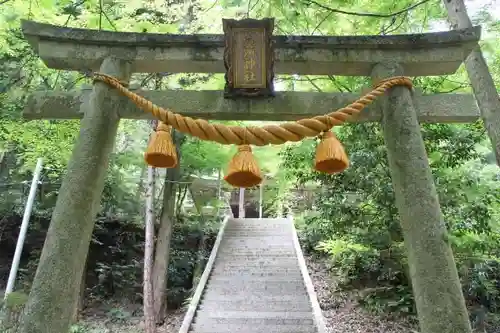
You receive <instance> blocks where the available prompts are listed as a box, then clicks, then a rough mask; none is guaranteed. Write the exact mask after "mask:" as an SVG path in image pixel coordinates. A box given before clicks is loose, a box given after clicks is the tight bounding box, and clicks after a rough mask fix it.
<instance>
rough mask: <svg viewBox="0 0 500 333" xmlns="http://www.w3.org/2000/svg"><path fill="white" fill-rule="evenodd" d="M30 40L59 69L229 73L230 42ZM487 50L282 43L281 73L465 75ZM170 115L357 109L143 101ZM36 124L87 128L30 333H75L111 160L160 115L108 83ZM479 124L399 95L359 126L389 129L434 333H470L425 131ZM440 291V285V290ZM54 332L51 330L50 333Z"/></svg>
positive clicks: (292, 97) (409, 40) (180, 97)
mask: <svg viewBox="0 0 500 333" xmlns="http://www.w3.org/2000/svg"><path fill="white" fill-rule="evenodd" d="M22 29H23V33H24V35H25V37H26V39H27V40H28V41H29V43H30V44H31V46H32V47H33V49H34V50H35V51H36V52H37V53H38V55H39V56H40V58H41V59H42V60H43V61H44V62H45V64H46V65H47V66H48V67H50V68H55V69H62V70H79V71H88V70H92V71H99V72H101V73H104V74H107V75H111V76H114V77H117V78H120V79H121V80H123V81H127V80H128V79H129V78H130V75H131V73H134V72H135V73H138V72H147V73H151V72H165V71H168V72H171V73H182V72H191V73H224V72H225V68H224V45H225V39H224V36H223V35H166V34H148V33H123V32H109V31H95V30H86V29H74V28H65V27H60V26H54V25H49V24H40V23H36V22H32V21H23V22H22ZM479 39H480V28H479V27H474V28H470V29H463V30H456V31H451V32H440V33H427V34H413V35H392V36H344V37H336V36H321V37H316V36H275V37H273V40H274V43H275V51H274V56H275V73H277V74H299V75H305V74H310V75H351V76H369V77H371V78H372V80H373V81H374V82H378V81H380V80H382V79H384V78H388V77H392V76H396V75H406V76H426V75H445V74H451V73H454V72H455V71H456V70H457V68H458V67H459V66H460V65H461V64H462V62H463V61H464V59H465V58H466V57H467V55H468V54H469V53H470V52H471V50H472V49H473V48H474V47H476V46H477V43H478V41H479ZM138 93H139V94H141V95H143V96H145V97H147V98H148V99H150V100H152V101H153V102H154V103H156V104H159V105H161V106H163V107H174V108H175V109H176V110H179V111H180V112H181V113H182V114H184V115H189V116H193V117H202V118H205V119H212V120H226V119H239V120H268V121H271V120H276V121H283V120H295V119H298V118H304V117H308V116H315V115H320V114H323V113H325V112H326V111H329V110H331V109H334V108H339V107H342V106H344V105H345V104H347V103H348V102H351V101H353V100H354V99H355V98H356V97H357V96H356V95H355V94H347V93H318V92H314V93H312V92H276V94H275V95H276V96H275V97H274V98H267V99H260V100H248V99H243V100H231V99H224V96H223V95H224V94H223V92H222V91H189V90H187V91H186V90H184V91H181V90H176V91H161V92H159V91H138ZM24 117H25V118H27V119H40V118H52V119H80V118H81V119H82V121H81V129H80V134H79V138H78V140H77V142H76V144H75V146H74V149H73V155H72V157H71V160H70V162H69V165H68V170H67V175H66V177H65V179H64V181H63V183H62V186H61V188H60V191H59V197H58V200H57V204H56V207H55V209H54V213H53V215H52V221H51V224H50V228H49V231H48V234H47V239H46V242H45V245H44V249H43V252H42V256H41V259H40V264H39V266H38V270H37V273H36V276H35V280H34V283H33V286H32V290H31V294H30V299H29V301H28V304H27V306H26V315H25V316H24V320H23V324H22V329H21V332H23V333H35V332H36V333H54V332H64V331H65V330H66V329H67V327H68V326H69V323H70V318H71V314H72V309H73V305H74V302H75V300H76V298H77V293H78V290H79V289H80V288H79V284H80V281H81V279H80V277H81V275H82V271H83V268H84V262H85V257H86V255H87V252H88V247H89V243H90V238H91V234H92V229H93V227H94V219H95V216H96V212H97V209H98V206H99V201H100V197H101V194H102V191H103V186H104V178H105V173H106V169H107V166H108V159H109V154H110V152H111V151H112V149H113V145H114V142H115V136H116V132H117V127H118V122H119V120H120V118H133V119H144V118H148V117H149V115H148V114H146V113H144V112H142V111H140V110H138V109H137V108H136V107H135V106H134V105H133V104H132V103H131V102H130V101H129V100H127V99H126V98H124V97H122V96H120V95H118V93H117V92H116V91H115V90H114V89H113V88H111V87H109V86H108V85H106V84H104V83H102V82H96V83H95V84H94V85H93V87H92V89H85V90H83V91H81V92H49V93H34V94H33V96H31V98H30V100H29V102H28V104H27V106H26V109H25V111H24ZM478 118H479V111H478V109H477V106H476V103H475V101H474V98H473V96H472V95H469V94H439V95H422V94H421V93H418V92H416V93H415V94H414V95H412V94H411V93H410V91H409V90H408V89H407V88H405V87H395V88H392V89H391V90H390V91H389V92H388V98H384V99H381V100H380V101H379V102H375V103H374V104H373V105H372V106H370V107H368V108H367V109H366V110H365V111H364V112H363V113H362V114H361V116H360V117H357V118H356V119H355V120H354V121H380V122H381V123H382V127H383V131H384V137H385V142H386V145H387V151H388V159H389V165H390V167H391V176H392V181H393V186H394V191H395V194H396V205H397V207H398V210H399V214H400V218H401V225H402V229H403V234H404V238H405V243H406V247H407V251H408V258H409V267H410V275H411V279H412V285H413V290H414V294H415V301H416V305H417V309H418V315H419V319H420V326H421V330H422V332H423V333H435V332H443V333H451V332H454V333H465V332H469V331H470V325H469V323H468V318H467V311H466V309H465V305H464V301H463V296H462V292H461V287H460V283H459V280H458V275H457V271H456V267H455V263H454V260H453V255H452V252H451V249H450V246H449V245H448V244H447V243H446V242H445V240H444V237H443V236H444V234H445V232H446V229H445V225H444V222H443V216H442V213H441V209H440V205H439V201H438V197H437V193H436V189H435V185H434V182H433V179H432V174H431V169H430V167H429V163H428V159H427V156H426V151H425V147H424V142H423V140H422V135H421V132H420V126H419V122H471V121H475V120H477V119H478ZM429 281H432V283H429ZM49 326H50V327H49Z"/></svg>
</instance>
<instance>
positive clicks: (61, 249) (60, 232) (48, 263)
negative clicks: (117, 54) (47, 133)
mask: <svg viewBox="0 0 500 333" xmlns="http://www.w3.org/2000/svg"><path fill="white" fill-rule="evenodd" d="M128 69H129V68H128V65H127V64H126V63H125V62H123V61H120V60H116V59H112V58H107V59H105V60H104V62H103V64H102V66H101V71H103V72H105V73H108V74H110V75H115V76H117V77H120V78H122V79H123V80H128V77H129V74H130V72H129V70H128ZM116 96H117V95H116V92H115V91H113V89H111V88H110V87H108V86H107V85H105V84H103V83H96V85H95V87H94V90H93V92H92V94H91V95H90V103H89V105H88V109H87V110H86V111H85V117H84V118H83V119H82V121H81V128H80V135H79V138H78V140H77V142H76V144H75V146H74V148H73V154H72V157H71V160H70V162H69V165H68V170H67V173H66V176H65V178H64V180H63V183H62V185H61V188H60V190H59V196H58V198H57V203H56V206H55V208H54V212H53V214H52V220H51V222H50V227H49V230H48V232H47V238H46V240H45V244H44V247H43V251H42V255H41V258H40V263H39V265H38V269H37V272H36V275H35V279H34V281H33V285H32V287H31V292H30V297H29V300H28V303H27V305H26V312H25V315H24V317H23V320H22V327H21V328H20V331H19V332H22V333H55V332H61V333H62V332H68V330H69V326H70V324H71V318H72V315H73V311H74V304H76V302H75V299H76V297H77V292H78V291H79V290H80V282H81V280H82V279H81V276H82V272H83V268H84V265H85V262H86V257H87V253H88V248H89V244H90V238H91V236H92V230H93V228H94V221H95V216H96V214H97V211H98V209H99V204H100V200H101V194H102V191H103V188H104V179H105V175H106V171H107V166H108V160H109V154H110V152H111V151H112V149H113V146H114V143H115V136H116V131H117V128H118V122H119V117H118V114H117V110H118V108H119V107H120V104H119V101H118V100H117V99H116Z"/></svg>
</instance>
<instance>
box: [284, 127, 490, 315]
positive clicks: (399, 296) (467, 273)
mask: <svg viewBox="0 0 500 333" xmlns="http://www.w3.org/2000/svg"><path fill="white" fill-rule="evenodd" d="M422 134H423V137H424V141H425V144H426V149H427V152H428V154H429V158H430V164H431V168H432V171H433V174H434V177H435V180H436V184H437V190H438V193H439V198H440V201H441V206H442V210H443V214H444V217H445V222H446V224H447V226H448V229H449V237H448V238H449V241H450V242H451V243H452V246H453V249H454V252H455V254H456V257H457V265H458V267H459V270H460V273H461V278H462V281H463V287H464V294H465V296H466V298H467V300H468V301H469V303H470V304H478V303H479V304H482V305H484V306H486V307H487V308H488V309H489V310H490V311H496V308H497V306H498V304H500V299H499V298H498V297H497V296H496V295H497V293H496V292H493V289H494V286H496V285H497V276H496V274H495V272H496V270H495V267H496V265H497V259H496V258H497V256H498V253H497V251H498V250H497V249H498V236H497V230H498V227H499V226H500V225H499V222H500V221H499V220H498V218H496V217H497V216H498V209H499V205H498V203H499V202H500V201H499V200H500V191H499V187H498V183H497V182H495V181H493V179H496V177H497V176H496V175H495V173H488V172H486V171H485V170H486V169H485V167H487V166H488V165H487V164H485V163H484V156H485V155H484V154H482V153H480V150H481V149H478V148H477V147H480V146H481V145H482V144H483V142H484V133H483V130H482V129H481V128H479V127H478V126H477V124H471V125H434V124H432V125H423V126H422ZM338 136H339V138H340V139H341V141H342V142H343V143H344V145H345V147H346V150H347V151H348V153H349V155H350V160H351V165H350V167H349V169H347V170H346V171H345V172H343V173H341V174H338V175H335V176H329V175H324V174H320V173H317V172H315V171H313V170H312V167H311V163H312V162H311V161H313V159H314V148H315V143H314V141H312V140H311V141H306V142H302V143H300V144H297V145H290V146H287V147H285V148H284V149H283V150H282V152H281V154H280V155H281V156H282V159H283V161H282V165H281V167H282V169H283V171H282V172H283V173H284V175H285V177H286V178H287V179H289V180H290V183H292V184H295V186H296V187H299V188H300V187H304V186H311V185H310V184H315V185H316V186H318V187H319V188H320V189H321V194H320V195H317V196H316V197H315V198H314V203H313V207H312V210H311V211H310V212H309V213H307V214H305V216H304V217H303V222H302V223H301V224H300V225H299V227H300V237H301V240H302V241H303V244H304V245H305V248H306V250H308V251H319V252H320V253H324V254H325V255H327V256H328V257H329V258H330V259H331V264H332V271H333V272H334V273H335V274H336V275H337V276H338V277H339V282H340V286H341V287H343V288H349V289H351V288H361V289H364V288H368V289H367V290H368V291H367V292H364V293H362V294H361V302H362V303H363V304H364V305H366V306H367V307H369V308H370V309H372V310H376V311H395V312H402V313H410V314H412V313H413V314H414V313H415V312H414V311H415V309H414V306H413V303H412V302H413V298H412V296H411V284H410V281H409V278H408V275H407V273H406V271H407V267H406V255H405V251H404V248H403V238H402V234H401V229H400V226H399V217H398V213H397V209H396V207H395V204H394V202H395V198H394V192H393V190H392V184H391V178H390V173H389V167H388V165H387V158H386V148H385V145H384V140H383V137H382V133H381V130H380V127H379V126H378V125H376V124H357V125H351V126H346V127H343V128H341V129H340V130H339V131H338ZM472 165H474V168H471V167H470V166H472ZM481 170H483V171H481ZM478 171H479V172H478ZM483 172H486V173H485V174H484V175H485V176H483V175H482V173H483ZM471 257H473V258H475V260H473V261H472V262H471V261H470V260H471V259H470V258H471ZM461 258H468V259H467V260H465V259H464V260H462V259H461Z"/></svg>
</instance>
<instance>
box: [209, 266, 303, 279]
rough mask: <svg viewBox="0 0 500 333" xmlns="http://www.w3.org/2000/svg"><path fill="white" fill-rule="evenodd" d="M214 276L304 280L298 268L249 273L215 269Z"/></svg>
mask: <svg viewBox="0 0 500 333" xmlns="http://www.w3.org/2000/svg"><path fill="white" fill-rule="evenodd" d="M211 275H212V276H217V277H221V278H230V277H233V278H243V277H245V278H252V277H263V278H264V277H269V278H270V277H272V278H284V277H287V276H288V277H290V279H297V278H299V277H300V278H302V273H301V272H300V270H299V269H298V268H297V269H296V270H281V271H276V270H268V271H265V270H258V271H255V270H247V271H234V270H216V269H213V270H212V272H211Z"/></svg>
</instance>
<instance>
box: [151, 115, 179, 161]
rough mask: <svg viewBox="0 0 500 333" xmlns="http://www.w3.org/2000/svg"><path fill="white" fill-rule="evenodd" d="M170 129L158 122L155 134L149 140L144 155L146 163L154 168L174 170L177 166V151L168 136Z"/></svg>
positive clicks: (170, 137)
mask: <svg viewBox="0 0 500 333" xmlns="http://www.w3.org/2000/svg"><path fill="white" fill-rule="evenodd" d="M170 131H171V128H170V126H168V125H166V124H165V123H164V122H161V121H160V122H158V126H157V127H156V132H155V133H153V135H152V136H151V139H150V140H149V144H148V148H147V149H146V152H145V153H144V160H145V161H146V163H147V164H148V165H150V166H152V167H155V168H174V167H175V166H177V150H176V149H175V145H174V143H173V141H172V136H171V135H170Z"/></svg>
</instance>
